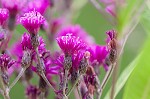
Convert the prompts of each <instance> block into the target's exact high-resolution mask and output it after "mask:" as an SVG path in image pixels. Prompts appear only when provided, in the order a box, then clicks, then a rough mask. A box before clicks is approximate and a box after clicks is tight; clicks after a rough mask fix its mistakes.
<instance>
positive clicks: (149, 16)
mask: <svg viewBox="0 0 150 99" xmlns="http://www.w3.org/2000/svg"><path fill="white" fill-rule="evenodd" d="M149 2H150V1H149ZM140 23H141V24H142V26H143V28H144V29H145V31H146V32H147V33H148V34H150V7H149V6H148V7H147V8H146V9H145V11H144V13H143V14H142V18H141V21H140Z"/></svg>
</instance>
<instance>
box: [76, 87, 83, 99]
mask: <svg viewBox="0 0 150 99" xmlns="http://www.w3.org/2000/svg"><path fill="white" fill-rule="evenodd" d="M76 88H77V91H78V94H79V98H80V99H82V96H81V91H80V88H79V86H77V87H76Z"/></svg>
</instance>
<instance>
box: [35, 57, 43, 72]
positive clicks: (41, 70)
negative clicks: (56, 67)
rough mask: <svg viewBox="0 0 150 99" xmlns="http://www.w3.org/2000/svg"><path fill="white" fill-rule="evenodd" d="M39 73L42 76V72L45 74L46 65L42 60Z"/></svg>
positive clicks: (38, 66) (38, 69)
mask: <svg viewBox="0 0 150 99" xmlns="http://www.w3.org/2000/svg"><path fill="white" fill-rule="evenodd" d="M36 68H37V72H38V73H39V74H42V72H45V64H44V62H43V60H42V59H40V63H39V64H37V67H36Z"/></svg>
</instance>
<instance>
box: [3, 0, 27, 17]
mask: <svg viewBox="0 0 150 99" xmlns="http://www.w3.org/2000/svg"><path fill="white" fill-rule="evenodd" d="M1 1H2V6H3V7H4V8H7V9H8V10H9V12H10V15H16V14H17V13H18V12H19V11H20V10H21V9H22V8H23V7H24V5H25V4H26V2H27V0H1Z"/></svg>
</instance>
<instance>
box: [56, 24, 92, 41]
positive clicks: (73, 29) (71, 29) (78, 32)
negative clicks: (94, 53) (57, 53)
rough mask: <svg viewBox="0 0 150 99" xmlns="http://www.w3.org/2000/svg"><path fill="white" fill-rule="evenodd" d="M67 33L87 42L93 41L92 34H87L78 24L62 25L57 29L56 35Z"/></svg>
mask: <svg viewBox="0 0 150 99" xmlns="http://www.w3.org/2000/svg"><path fill="white" fill-rule="evenodd" d="M68 33H70V34H72V36H76V37H80V38H81V39H82V40H83V41H84V42H85V43H87V44H93V43H94V39H93V38H92V36H90V35H88V34H87V33H86V32H85V31H84V29H83V28H81V27H80V25H70V26H67V27H64V28H62V29H61V30H60V31H59V33H58V36H65V35H66V34H68Z"/></svg>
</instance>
